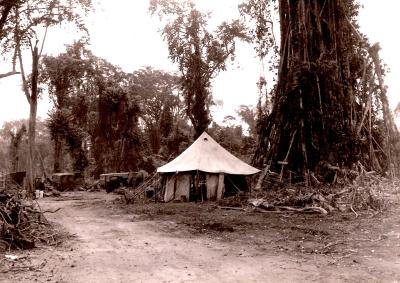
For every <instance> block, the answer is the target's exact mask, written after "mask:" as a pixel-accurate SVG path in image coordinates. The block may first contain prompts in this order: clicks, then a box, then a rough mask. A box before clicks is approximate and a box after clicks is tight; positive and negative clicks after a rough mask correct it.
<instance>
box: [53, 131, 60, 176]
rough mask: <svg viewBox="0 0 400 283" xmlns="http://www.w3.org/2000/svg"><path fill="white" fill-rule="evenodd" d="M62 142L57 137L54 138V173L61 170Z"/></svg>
mask: <svg viewBox="0 0 400 283" xmlns="http://www.w3.org/2000/svg"><path fill="white" fill-rule="evenodd" d="M61 158H62V141H61V139H60V138H59V137H55V138H54V167H53V170H54V173H60V172H61V170H62V164H61Z"/></svg>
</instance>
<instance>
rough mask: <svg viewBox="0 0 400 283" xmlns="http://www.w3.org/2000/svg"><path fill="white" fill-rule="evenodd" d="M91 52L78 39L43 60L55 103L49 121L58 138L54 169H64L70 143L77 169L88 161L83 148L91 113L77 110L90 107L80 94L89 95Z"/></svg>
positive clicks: (43, 78) (43, 76)
mask: <svg viewBox="0 0 400 283" xmlns="http://www.w3.org/2000/svg"><path fill="white" fill-rule="evenodd" d="M90 56H91V53H90V52H89V51H88V50H86V48H85V43H84V42H81V41H78V42H75V43H74V44H73V45H71V46H67V50H66V52H65V53H61V54H59V55H58V56H55V57H54V56H44V57H43V59H42V62H41V68H40V71H41V72H40V73H41V75H40V78H39V79H40V83H41V84H44V85H45V86H46V87H47V89H48V92H49V95H50V98H51V100H52V101H53V105H54V106H53V110H52V112H51V113H50V119H49V123H48V127H49V129H50V133H51V137H52V140H53V142H54V172H61V171H62V170H63V169H64V168H63V165H62V162H61V161H62V159H63V147H64V144H66V143H67V144H66V146H67V148H68V150H69V152H70V154H71V155H72V156H73V157H74V165H73V167H74V168H73V169H74V170H76V171H82V170H83V169H84V167H85V164H87V160H86V158H85V155H84V153H83V152H84V149H83V148H82V141H83V140H84V136H85V134H84V131H85V129H86V126H85V125H84V124H85V123H86V119H85V116H86V115H87V114H86V113H82V112H81V111H78V112H79V113H77V111H76V110H78V109H77V108H79V109H81V108H82V107H84V108H85V109H84V110H87V109H86V107H85V106H86V103H85V101H82V99H79V98H83V97H84V96H87V95H88V94H86V93H84V90H83V89H84V82H85V76H86V75H87V74H88V73H93V68H92V67H93V66H92V64H91V60H90ZM78 105H79V107H77V106H78ZM83 112H86V111H83ZM77 119H78V120H80V121H77Z"/></svg>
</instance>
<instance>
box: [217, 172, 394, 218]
mask: <svg viewBox="0 0 400 283" xmlns="http://www.w3.org/2000/svg"><path fill="white" fill-rule="evenodd" d="M348 173H349V174H353V175H355V177H352V178H353V179H352V180H351V181H349V180H347V181H348V182H346V183H345V184H343V183H341V182H342V181H343V180H342V181H340V182H339V181H338V183H336V184H330V185H327V184H324V185H322V184H315V185H314V186H304V185H303V186H302V185H298V184H297V185H291V184H289V183H288V182H286V181H285V180H284V181H282V182H280V183H279V185H275V186H270V187H268V188H264V190H260V191H254V192H252V193H251V194H250V195H249V196H248V197H246V198H244V197H234V198H228V199H223V200H221V201H220V203H219V205H220V208H223V209H236V210H237V209H241V210H245V211H248V210H251V211H257V212H262V213H272V212H274V213H320V214H328V213H334V212H351V213H354V215H355V216H356V217H357V216H358V215H359V214H360V213H363V212H367V211H368V212H372V213H379V212H380V211H383V210H385V209H387V208H388V207H389V206H390V205H391V204H394V203H399V202H400V180H399V179H396V178H388V177H383V176H381V175H379V174H376V173H375V172H362V173H361V174H360V173H357V172H348ZM276 182H277V181H276Z"/></svg>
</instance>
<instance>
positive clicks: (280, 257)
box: [0, 192, 400, 282]
mask: <svg viewBox="0 0 400 283" xmlns="http://www.w3.org/2000/svg"><path fill="white" fill-rule="evenodd" d="M116 198H118V196H116V195H112V194H110V195H107V194H105V193H87V192H75V193H65V194H63V195H62V196H61V197H58V198H48V199H43V200H40V203H41V206H42V208H43V209H44V210H54V209H56V208H61V209H60V210H58V211H57V212H55V213H46V216H47V218H48V219H49V220H50V221H52V222H54V223H56V225H58V227H59V229H61V230H64V231H66V232H67V233H69V234H70V235H71V236H70V237H69V238H67V239H65V241H64V242H63V244H61V245H60V246H58V247H39V248H38V249H35V250H31V251H28V252H26V251H25V252H17V251H11V252H10V253H9V254H13V255H17V256H19V258H18V259H17V260H16V261H15V262H10V261H8V260H5V259H4V255H1V254H0V282H277V281H280V282H310V281H314V282H322V281H323V282H338V281H340V282H400V207H399V205H398V204H397V205H394V206H392V208H391V209H389V210H388V211H386V212H383V213H378V214H376V213H372V212H371V213H364V214H362V215H360V216H358V217H357V218H356V217H355V215H354V214H332V215H328V216H320V215H306V214H290V213H284V214H277V213H267V214H264V213H257V212H251V211H247V212H244V211H230V210H229V211H226V210H221V209H219V208H218V207H217V205H216V204H215V203H203V204H196V203H169V204H132V205H123V204H121V203H120V202H119V201H118V200H116Z"/></svg>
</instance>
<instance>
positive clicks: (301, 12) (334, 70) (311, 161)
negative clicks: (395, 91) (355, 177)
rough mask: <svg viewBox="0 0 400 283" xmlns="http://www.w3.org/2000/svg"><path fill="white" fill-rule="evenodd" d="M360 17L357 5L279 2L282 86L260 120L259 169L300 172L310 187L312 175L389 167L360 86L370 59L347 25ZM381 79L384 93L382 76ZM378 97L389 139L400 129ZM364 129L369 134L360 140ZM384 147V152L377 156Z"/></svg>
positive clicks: (340, 0)
mask: <svg viewBox="0 0 400 283" xmlns="http://www.w3.org/2000/svg"><path fill="white" fill-rule="evenodd" d="M354 11H355V7H354V6H353V1H350V0H314V1H311V0H280V1H279V13H280V24H281V46H280V48H281V49H280V64H279V70H278V84H277V88H276V91H275V93H274V95H273V98H272V102H273V109H272V112H271V114H270V115H268V116H265V117H263V118H262V119H261V120H260V121H259V125H258V134H259V145H258V149H257V152H256V155H255V159H254V162H255V164H256V165H258V166H264V167H265V166H269V168H270V169H272V170H273V171H275V172H281V175H285V172H286V174H287V175H288V174H292V173H294V175H297V179H298V180H303V181H305V182H306V184H307V183H308V182H309V176H310V175H309V174H310V172H318V170H319V169H321V167H324V166H325V167H326V166H332V165H333V166H339V167H342V168H352V167H353V166H354V165H356V164H358V162H359V161H361V162H362V163H363V164H364V166H366V167H367V168H369V169H371V170H372V169H377V168H382V169H383V170H385V168H387V165H388V156H389V155H390V154H389V151H390V149H388V148H385V146H384V142H383V141H382V139H380V138H376V139H375V141H373V140H372V138H373V137H374V136H375V137H379V136H381V135H382V129H379V128H378V125H379V124H378V123H377V122H376V121H377V120H378V119H380V118H379V116H378V115H379V114H376V113H377V112H375V113H373V114H372V115H374V116H373V121H372V122H375V123H377V124H376V127H370V129H369V132H368V129H365V130H364V128H365V127H363V123H364V120H361V117H362V116H363V114H364V113H367V112H366V111H365V110H364V109H363V107H364V105H363V100H365V97H366V96H367V94H366V93H363V92H362V90H360V88H359V87H357V85H358V84H359V82H358V81H357V80H359V81H362V79H363V78H362V76H363V75H362V71H360V70H362V69H363V68H366V66H365V56H367V54H366V52H363V51H362V49H361V48H360V45H362V44H363V42H361V41H360V39H359V38H357V37H356V36H355V35H354V34H353V32H354V31H353V28H354V27H352V25H351V23H350V22H349V20H348V19H350V18H351V15H353V13H354ZM374 61H375V63H377V64H379V62H376V60H374ZM363 65H364V66H363ZM380 68H381V66H380V65H379V70H380ZM370 74H372V75H371V76H372V77H373V72H371V73H370ZM378 79H379V84H380V85H381V86H382V84H383V82H382V80H381V76H380V73H379V72H378ZM370 80H371V81H372V82H374V79H373V78H370ZM375 95H376V99H377V100H380V102H381V103H382V104H383V116H384V119H383V121H382V122H383V124H386V126H387V127H386V129H387V131H386V134H387V135H389V136H392V135H394V133H393V132H394V131H395V130H394V129H393V126H392V125H393V120H392V119H393V118H392V117H390V115H389V114H388V113H390V111H389V110H388V109H386V108H387V107H386V106H387V103H385V102H386V101H385V99H386V98H385V94H384V93H383V95H384V97H382V96H381V97H379V95H377V94H375ZM360 101H361V102H360ZM369 111H371V110H369ZM376 111H378V110H376ZM370 116H371V114H370ZM360 120H361V122H360ZM357 128H362V129H363V131H362V132H361V134H360V135H358V134H356V133H357ZM371 131H372V132H371ZM383 131H385V129H383ZM370 148H372V149H373V150H372V151H370ZM379 148H380V149H382V148H384V150H382V151H383V152H381V153H379V156H377V154H376V153H375V152H376V150H377V149H378V150H379ZM389 159H390V158H389ZM377 161H378V162H377ZM374 164H375V165H374ZM374 167H375V168H374ZM289 171H290V172H289Z"/></svg>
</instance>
